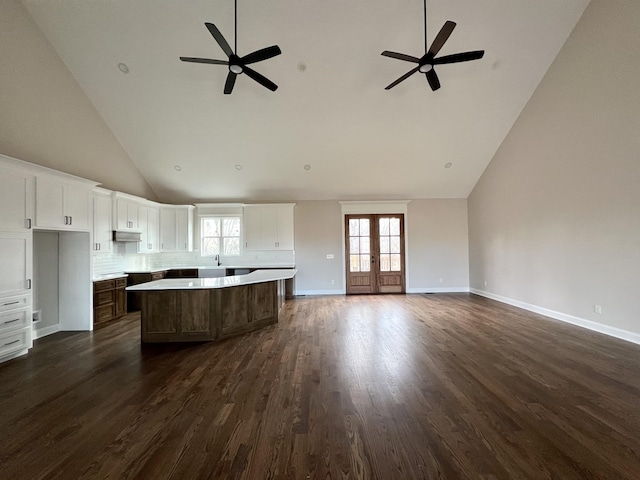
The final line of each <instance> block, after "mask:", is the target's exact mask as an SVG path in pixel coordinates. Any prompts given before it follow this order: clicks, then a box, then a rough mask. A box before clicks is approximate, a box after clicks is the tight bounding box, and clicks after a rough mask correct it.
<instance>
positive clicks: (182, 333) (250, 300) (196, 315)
mask: <svg viewBox="0 0 640 480" xmlns="http://www.w3.org/2000/svg"><path fill="white" fill-rule="evenodd" d="M139 293H140V294H141V297H142V317H141V320H142V322H141V323H142V324H141V330H142V332H141V333H142V342H144V343H151V342H193V341H198V342H201V341H211V340H220V339H223V338H227V337H231V336H234V335H239V334H242V333H247V332H251V331H253V330H256V329H258V328H262V327H265V326H267V325H272V324H274V323H277V322H278V311H279V310H280V308H281V307H282V305H283V303H284V280H275V281H269V282H263V283H255V284H250V285H239V286H236V287H227V288H214V289H182V290H179V289H167V290H155V291H153V290H151V291H141V292H139Z"/></svg>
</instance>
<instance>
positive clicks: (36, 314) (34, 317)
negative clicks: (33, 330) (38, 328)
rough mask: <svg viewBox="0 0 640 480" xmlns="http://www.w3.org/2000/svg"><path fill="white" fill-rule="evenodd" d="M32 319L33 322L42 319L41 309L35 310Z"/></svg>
mask: <svg viewBox="0 0 640 480" xmlns="http://www.w3.org/2000/svg"><path fill="white" fill-rule="evenodd" d="M31 319H32V320H33V322H39V321H40V310H36V311H35V312H33V313H32V314H31Z"/></svg>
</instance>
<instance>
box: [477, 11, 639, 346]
mask: <svg viewBox="0 0 640 480" xmlns="http://www.w3.org/2000/svg"><path fill="white" fill-rule="evenodd" d="M638 52H640V2H636V1H628V0H593V1H592V2H591V4H590V5H589V7H587V9H586V11H585V13H584V15H583V17H582V19H581V20H580V22H579V23H578V24H577V26H576V28H575V30H574V31H573V33H572V34H571V36H570V37H569V39H568V40H567V42H566V44H565V46H564V47H563V49H562V50H561V52H560V54H559V55H558V57H557V58H556V60H555V62H554V64H553V65H552V67H551V68H550V70H549V71H548V73H547V75H546V76H545V78H544V80H543V81H542V82H541V84H540V86H539V88H538V89H537V91H536V92H535V94H534V95H533V97H532V98H531V100H530V102H529V104H528V105H527V106H526V108H525V109H524V110H523V112H522V114H521V116H520V118H519V119H518V121H517V122H516V123H515V125H514V126H513V128H512V130H511V132H510V133H509V135H508V136H507V138H506V139H505V141H504V143H503V145H502V146H501V147H500V149H499V151H498V152H497V153H496V156H495V158H494V159H493V160H492V161H491V163H490V165H489V166H488V168H487V169H486V171H485V172H484V174H483V175H482V177H481V178H480V180H479V181H478V183H477V185H476V187H475V189H474V190H473V192H472V194H471V195H470V197H469V238H470V240H469V241H470V277H471V287H472V288H473V289H477V290H479V291H484V292H487V294H489V295H494V296H499V297H502V298H503V299H506V300H508V301H515V302H516V303H517V302H521V303H522V304H523V305H524V306H528V307H534V308H542V309H548V310H549V311H550V312H547V313H549V314H552V315H553V316H557V317H558V318H564V319H565V320H568V321H574V322H576V323H581V324H583V325H586V326H589V327H591V328H596V329H599V330H601V331H606V332H607V333H613V334H620V336H623V337H624V336H625V335H626V338H629V335H627V334H626V333H625V331H626V332H631V337H632V339H634V341H640V315H639V314H640V295H638V272H640V157H639V152H640V87H639V86H638V85H639V79H640V61H638V58H639V57H638V55H639V53H638ZM485 281H486V282H487V283H486V286H485V283H484V282H485ZM594 305H600V306H601V307H602V313H601V314H598V313H595V311H594V310H595V309H594ZM592 322H594V323H592ZM617 329H621V330H623V331H622V332H621V331H618V330H617ZM634 335H635V336H634Z"/></svg>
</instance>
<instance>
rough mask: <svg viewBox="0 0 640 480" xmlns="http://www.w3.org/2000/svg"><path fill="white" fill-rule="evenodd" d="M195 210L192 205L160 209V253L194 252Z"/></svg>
mask: <svg viewBox="0 0 640 480" xmlns="http://www.w3.org/2000/svg"><path fill="white" fill-rule="evenodd" d="M193 210H194V209H193V207H192V206H190V205H181V206H164V207H162V208H160V251H162V252H191V251H193Z"/></svg>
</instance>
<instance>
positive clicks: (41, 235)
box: [33, 231, 59, 331]
mask: <svg viewBox="0 0 640 480" xmlns="http://www.w3.org/2000/svg"><path fill="white" fill-rule="evenodd" d="M58 258H59V238H58V233H57V232H41V231H36V232H33V311H34V312H35V311H36V310H40V321H39V322H38V323H37V324H36V325H35V326H36V328H37V329H38V330H41V331H45V329H50V328H51V327H54V326H56V325H58V323H59V318H58V309H59V302H58V292H59V284H58Z"/></svg>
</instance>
